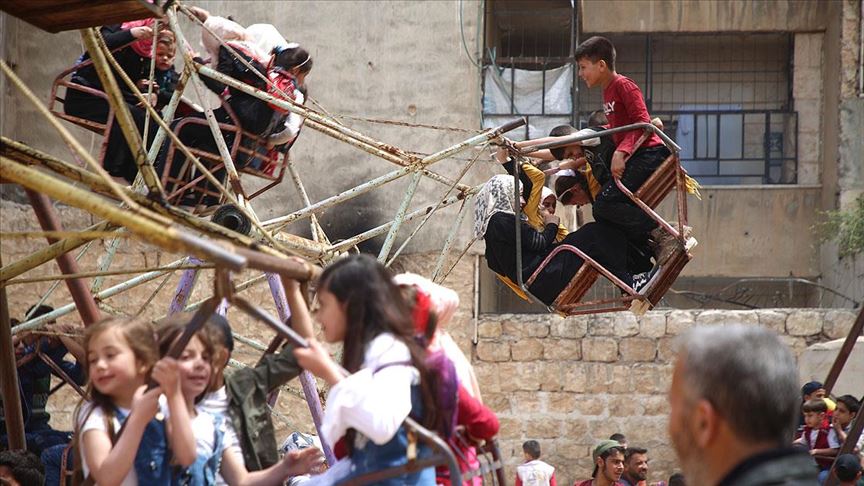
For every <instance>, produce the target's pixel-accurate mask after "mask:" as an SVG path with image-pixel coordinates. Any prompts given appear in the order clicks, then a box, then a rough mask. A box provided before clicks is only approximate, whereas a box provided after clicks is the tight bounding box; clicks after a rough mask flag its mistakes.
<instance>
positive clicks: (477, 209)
mask: <svg viewBox="0 0 864 486" xmlns="http://www.w3.org/2000/svg"><path fill="white" fill-rule="evenodd" d="M499 212H502V213H507V214H516V212H515V210H514V208H513V176H511V175H509V174H499V175H496V176H493V177H492V178H491V179H489V180H488V181H486V184H484V185H483V188H482V189H480V192H478V193H477V196H476V197H475V199H474V237H475V238H477V239H480V238H483V236H484V235H485V234H486V227H487V226H488V225H489V219H491V218H492V215H494V214H495V213H499Z"/></svg>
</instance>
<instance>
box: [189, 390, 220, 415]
mask: <svg viewBox="0 0 864 486" xmlns="http://www.w3.org/2000/svg"><path fill="white" fill-rule="evenodd" d="M195 409H197V410H199V411H204V412H207V413H209V414H211V415H218V414H223V415H226V416H227V414H228V391H226V389H225V385H222V387H221V388H219V389H218V390H215V391H212V392H210V393H208V394H206V395H204V398H202V399H201V401H200V402H198V405H195Z"/></svg>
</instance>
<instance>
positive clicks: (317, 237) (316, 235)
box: [285, 154, 330, 245]
mask: <svg viewBox="0 0 864 486" xmlns="http://www.w3.org/2000/svg"><path fill="white" fill-rule="evenodd" d="M285 157H288V161H287V163H286V164H285V167H286V168H287V169H288V174H289V175H290V176H291V180H293V181H294V185H295V186H296V187H297V193H298V194H300V201H301V202H302V203H303V205H304V206H310V205H311V204H312V201H310V200H309V194H308V193H307V192H306V187H305V186H304V185H303V181H302V180H301V179H300V173H299V172H297V168H296V167H294V162H292V161H291V158H290V157H289V156H288V155H287V154H286V155H285ZM309 224H310V226H311V228H310V229H311V231H312V239H313V241H315V242H316V243H324V244H328V245H329V244H330V239H329V238H327V234H326V233H325V232H324V228H322V227H321V224H320V223H318V217H317V216H315V215H314V214H313V215H311V216H310V217H309Z"/></svg>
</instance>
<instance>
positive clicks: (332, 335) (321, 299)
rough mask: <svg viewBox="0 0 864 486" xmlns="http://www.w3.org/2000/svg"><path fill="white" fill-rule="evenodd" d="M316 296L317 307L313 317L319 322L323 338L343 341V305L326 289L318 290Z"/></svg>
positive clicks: (345, 324) (329, 341)
mask: <svg viewBox="0 0 864 486" xmlns="http://www.w3.org/2000/svg"><path fill="white" fill-rule="evenodd" d="M317 297H318V309H317V310H316V311H315V318H316V319H317V320H318V322H320V323H321V329H322V330H323V331H324V339H325V340H326V341H327V342H328V343H336V342H340V341H343V340H344V339H345V330H346V327H347V320H346V316H345V306H344V305H343V304H342V303H341V302H339V300H338V299H336V296H335V295H333V294H332V293H330V292H329V291H327V290H326V289H321V290H319V291H318V295H317Z"/></svg>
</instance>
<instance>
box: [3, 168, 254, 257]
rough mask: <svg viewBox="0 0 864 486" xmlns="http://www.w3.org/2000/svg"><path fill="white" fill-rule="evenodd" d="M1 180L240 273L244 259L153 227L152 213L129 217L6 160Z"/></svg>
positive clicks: (162, 227) (197, 239)
mask: <svg viewBox="0 0 864 486" xmlns="http://www.w3.org/2000/svg"><path fill="white" fill-rule="evenodd" d="M0 177H3V178H4V179H6V180H9V181H12V182H16V183H18V184H21V185H23V186H25V187H26V188H28V189H32V190H34V191H37V192H42V193H44V194H45V195H46V196H48V197H51V198H54V199H57V200H59V201H62V202H65V203H66V204H69V205H71V206H75V207H78V208H80V209H84V210H86V211H88V212H90V213H92V214H94V215H96V216H99V217H102V218H105V219H107V220H108V221H111V222H113V223H115V224H118V225H122V226H125V227H126V228H128V229H129V231H131V232H132V233H134V234H135V235H137V236H139V237H140V238H142V239H143V240H145V241H147V242H149V243H151V244H154V245H156V246H159V247H160V248H162V249H163V250H166V251H169V252H174V253H189V254H191V255H194V256H198V257H201V258H204V259H207V260H209V261H212V262H213V263H214V264H216V265H225V266H228V267H229V268H232V269H236V270H240V269H242V268H243V267H244V266H245V265H246V259H245V258H243V257H240V256H239V255H237V254H236V253H231V252H229V251H227V250H226V249H225V248H223V247H220V246H217V245H216V244H214V243H213V242H210V241H208V240H205V239H203V238H200V237H198V236H194V235H192V234H191V233H188V232H186V231H181V230H178V229H176V228H173V227H170V226H166V225H162V224H159V223H156V222H155V221H153V220H152V219H150V218H147V217H145V215H147V214H148V213H151V211H148V210H145V209H143V208H141V209H140V211H139V212H138V213H137V214H136V213H130V212H129V211H127V210H124V209H123V208H118V207H117V206H114V205H113V204H111V203H110V202H108V201H106V200H104V199H102V198H100V197H98V196H95V195H93V194H91V193H90V192H88V191H85V190H83V189H80V188H77V187H75V186H73V185H72V184H69V183H68V182H65V181H62V180H60V179H56V178H54V177H49V176H46V174H44V173H42V172H40V171H38V170H36V169H33V168H31V167H28V166H25V165H22V164H20V163H18V162H15V161H13V160H11V159H7V158H5V157H2V158H0Z"/></svg>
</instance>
